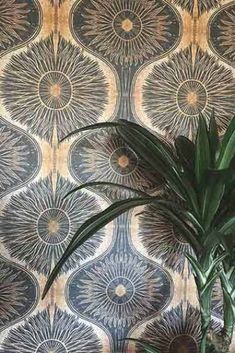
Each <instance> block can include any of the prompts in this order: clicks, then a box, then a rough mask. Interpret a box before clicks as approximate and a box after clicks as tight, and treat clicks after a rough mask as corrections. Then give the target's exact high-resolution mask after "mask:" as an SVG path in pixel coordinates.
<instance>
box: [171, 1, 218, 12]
mask: <svg viewBox="0 0 235 353" xmlns="http://www.w3.org/2000/svg"><path fill="white" fill-rule="evenodd" d="M173 2H174V3H175V4H176V5H179V6H181V7H182V9H183V10H186V11H188V12H190V14H191V15H192V14H193V11H194V9H195V5H196V10H197V12H198V15H199V16H201V15H202V14H203V13H204V12H209V11H210V10H212V9H215V8H216V7H218V6H219V5H220V2H221V1H220V0H197V1H196V0H173Z"/></svg>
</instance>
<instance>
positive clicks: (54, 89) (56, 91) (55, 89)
mask: <svg viewBox="0 0 235 353" xmlns="http://www.w3.org/2000/svg"><path fill="white" fill-rule="evenodd" d="M50 94H51V95H52V96H53V97H55V98H58V97H60V95H61V86H60V85H58V84H55V85H52V86H51V88H50Z"/></svg>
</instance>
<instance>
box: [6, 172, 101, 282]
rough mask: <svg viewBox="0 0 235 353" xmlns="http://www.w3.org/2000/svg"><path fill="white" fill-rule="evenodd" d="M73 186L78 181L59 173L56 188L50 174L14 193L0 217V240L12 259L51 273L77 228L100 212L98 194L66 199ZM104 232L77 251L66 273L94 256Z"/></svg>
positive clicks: (31, 267)
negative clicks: (73, 181) (63, 176)
mask: <svg viewBox="0 0 235 353" xmlns="http://www.w3.org/2000/svg"><path fill="white" fill-rule="evenodd" d="M74 187H75V184H72V183H71V182H69V181H68V180H66V179H64V178H62V177H60V176H59V175H58V177H57V181H56V186H55V189H53V184H52V178H51V177H47V178H45V179H42V180H40V181H38V182H37V183H33V184H31V186H30V187H29V188H28V189H27V190H26V191H22V192H20V193H19V194H17V195H14V196H12V198H11V201H10V202H9V204H8V205H7V206H6V208H5V209H4V211H3V215H2V217H0V239H1V241H2V243H3V244H4V245H5V246H6V248H7V249H8V251H9V253H10V254H11V256H12V257H13V258H16V259H18V260H21V261H23V262H25V263H26V264H27V266H28V268H30V269H31V270H35V271H37V272H38V273H42V274H44V275H48V274H49V273H50V271H51V270H52V267H53V266H54V264H55V263H57V262H58V260H59V259H60V257H61V256H62V254H63V252H64V250H65V249H66V247H67V245H68V243H69V242H70V240H71V239H72V236H73V234H74V232H75V230H76V228H77V227H78V226H79V225H81V224H82V223H83V222H84V221H85V220H86V219H88V218H89V217H90V216H92V215H93V214H95V213H98V212H100V211H101V208H100V206H99V204H98V202H97V200H96V197H95V196H90V195H87V194H85V193H78V194H77V195H75V194H73V195H72V197H68V198H64V196H65V195H66V194H67V193H68V192H69V191H70V190H72V189H73V188H74ZM9 221H10V222H9ZM103 234H104V232H103V231H100V232H99V233H97V235H96V236H95V237H94V238H93V240H92V241H88V242H87V243H85V244H84V245H83V246H82V247H81V248H80V249H79V250H77V251H76V252H75V253H74V254H73V255H72V256H71V257H70V258H69V260H68V261H67V262H66V264H65V266H64V267H63V271H64V272H67V271H68V270H70V269H72V268H75V267H76V266H78V265H79V263H80V262H81V260H84V259H86V258H88V257H90V256H93V255H94V254H95V251H96V249H97V247H98V246H99V244H100V242H101V239H102V236H103ZM22 242H23V243H24V244H25V245H24V247H22Z"/></svg>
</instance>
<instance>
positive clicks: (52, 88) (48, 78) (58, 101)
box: [39, 71, 72, 110]
mask: <svg viewBox="0 0 235 353" xmlns="http://www.w3.org/2000/svg"><path fill="white" fill-rule="evenodd" d="M39 96H40V98H41V101H42V102H43V103H44V105H45V106H46V107H47V108H49V109H54V110H60V109H63V108H64V107H65V106H67V105H68V104H69V102H70V99H71V96H72V86H71V82H70V80H69V79H68V77H67V76H66V75H65V74H63V73H62V72H60V71H50V72H47V73H46V74H45V75H43V76H42V78H41V80H40V82H39Z"/></svg>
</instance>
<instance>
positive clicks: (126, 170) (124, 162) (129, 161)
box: [110, 147, 138, 175]
mask: <svg viewBox="0 0 235 353" xmlns="http://www.w3.org/2000/svg"><path fill="white" fill-rule="evenodd" d="M110 165H111V167H112V169H113V170H114V171H115V173H117V174H119V175H128V174H131V173H132V172H133V171H134V170H135V168H136V166H137V165H138V159H137V156H136V154H135V153H134V152H133V151H132V150H130V149H129V148H127V147H120V148H117V149H116V150H115V151H113V153H112V154H111V156H110Z"/></svg>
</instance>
